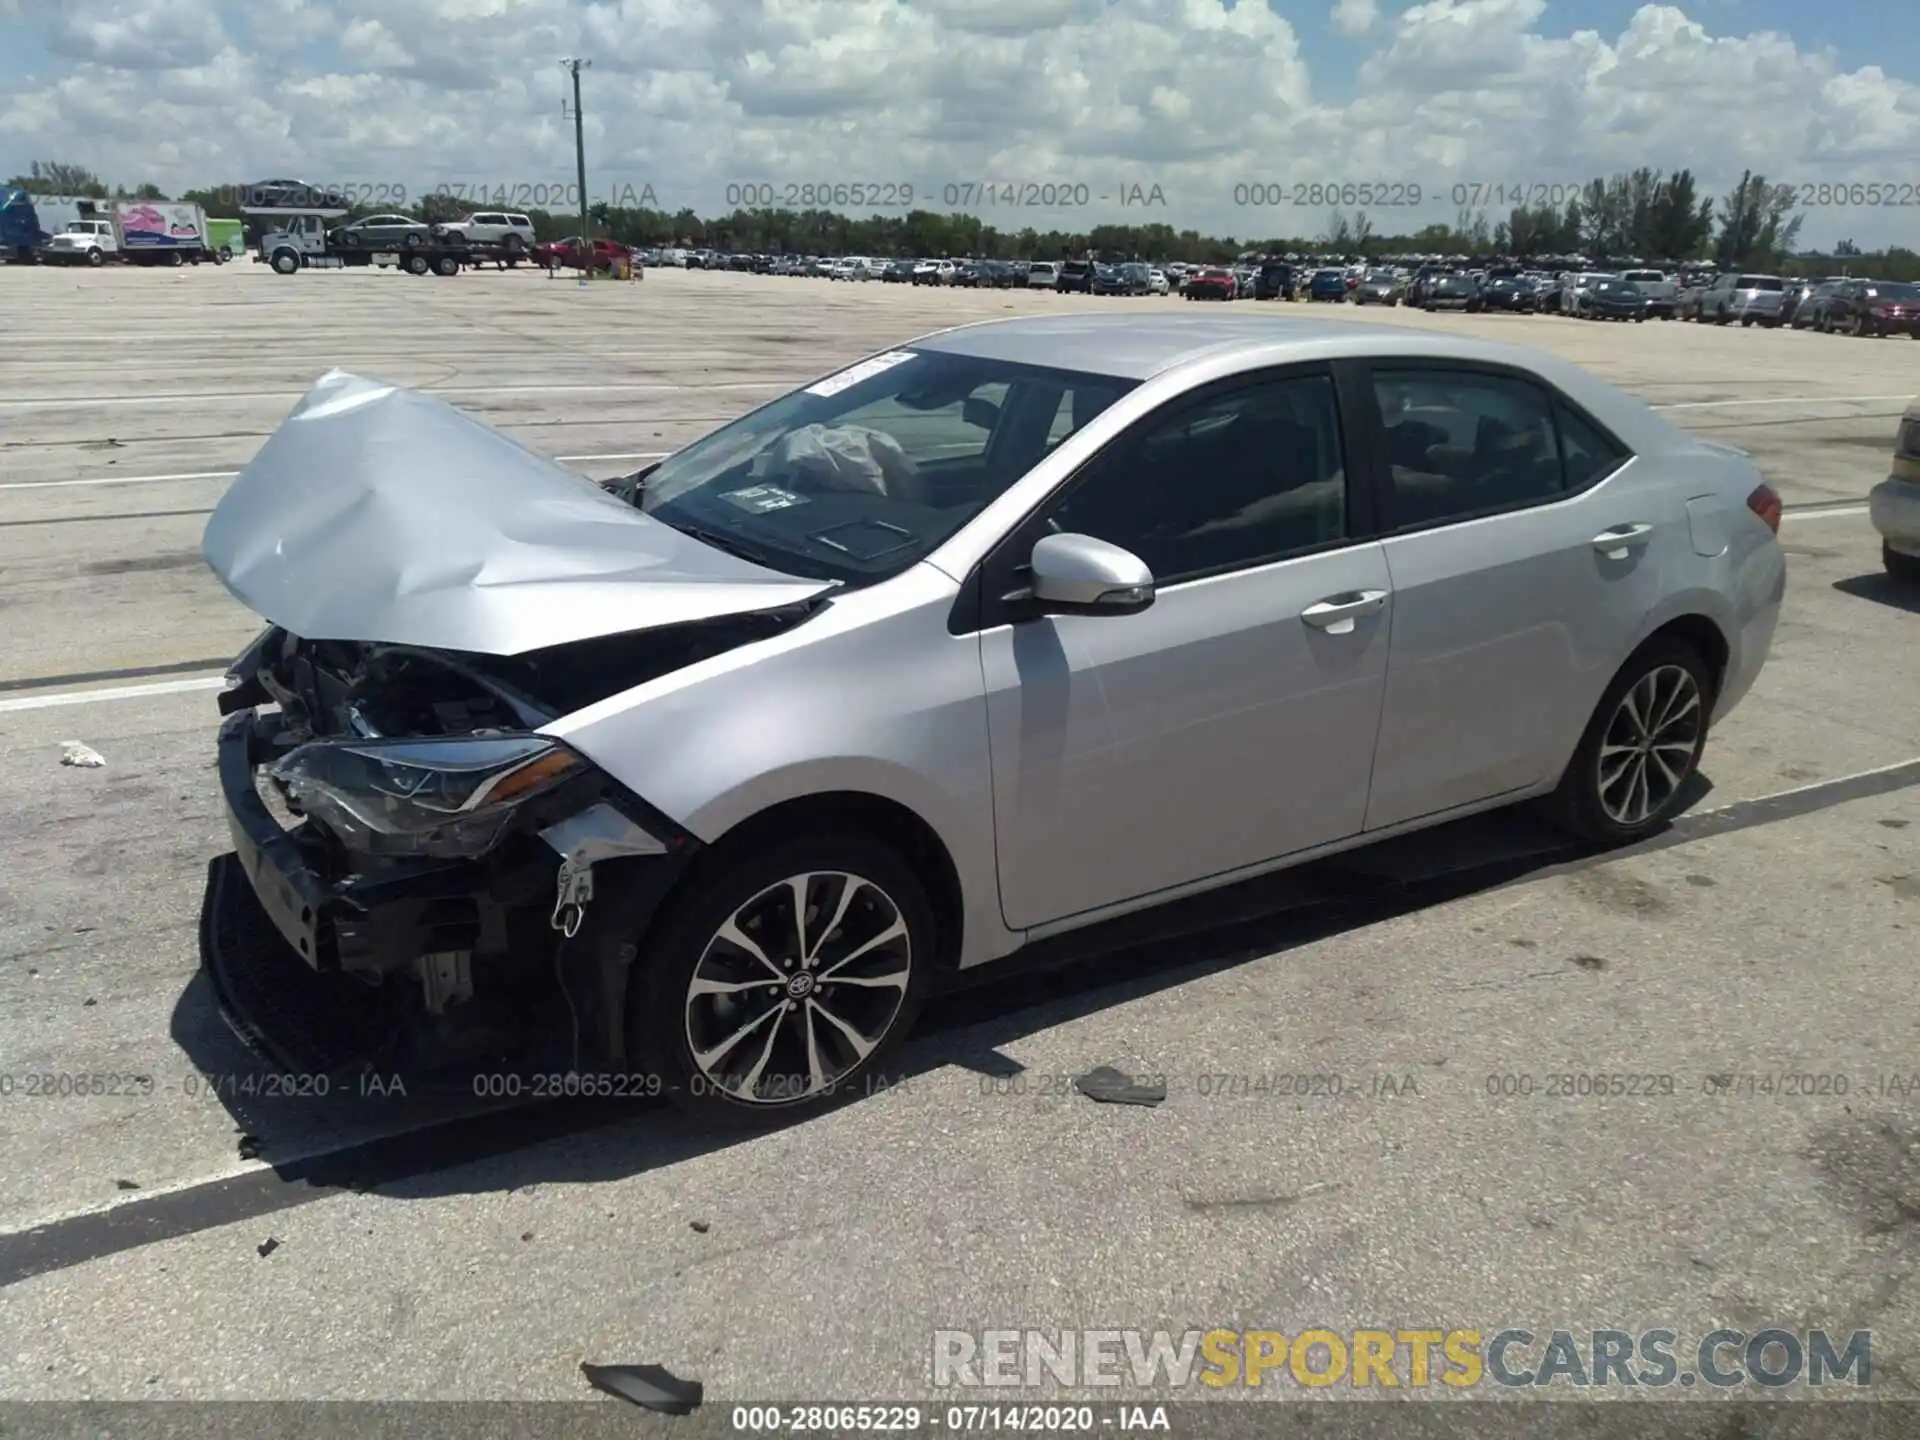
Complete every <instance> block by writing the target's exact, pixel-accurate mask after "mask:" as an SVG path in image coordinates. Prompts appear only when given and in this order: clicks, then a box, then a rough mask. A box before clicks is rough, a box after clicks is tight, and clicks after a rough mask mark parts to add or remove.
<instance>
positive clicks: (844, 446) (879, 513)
mask: <svg viewBox="0 0 1920 1440" xmlns="http://www.w3.org/2000/svg"><path fill="white" fill-rule="evenodd" d="M1136 383H1137V382H1135V381H1132V380H1122V379H1116V378H1113V377H1110V376H1103V375H1086V374H1081V373H1079V372H1076V371H1066V370H1052V369H1043V368H1040V367H1037V366H1029V365H1016V364H1012V363H1009V362H1007V361H1004V360H982V359H976V358H972V357H969V356H961V355H948V354H943V353H940V352H936V351H911V350H895V351H890V352H888V353H887V354H885V355H880V356H876V357H874V358H872V359H869V360H865V361H862V362H860V363H859V364H858V365H855V366H852V367H851V368H849V369H847V370H844V371H841V372H840V373H839V374H838V375H833V376H830V377H828V378H827V379H825V380H822V381H819V382H818V383H816V384H814V385H810V386H808V387H807V388H806V389H804V390H798V391H795V392H794V393H793V394H791V395H787V396H785V397H783V398H781V399H779V400H776V401H774V402H773V403H772V404H771V405H767V406H764V407H763V408H761V409H759V410H756V411H754V412H753V413H751V414H749V415H746V416H743V417H742V418H741V419H739V420H736V421H734V422H733V423H732V424H731V425H728V426H725V427H724V428H722V429H720V430H717V431H715V432H714V433H713V434H712V435H709V436H707V437H706V438H705V439H704V440H700V441H698V442H696V443H695V444H693V445H691V446H689V447H688V448H686V449H685V450H682V451H680V452H679V453H678V454H677V455H674V456H672V457H671V458H669V459H668V460H666V461H664V462H662V463H661V464H660V465H659V467H657V468H656V469H655V470H653V471H652V472H651V473H650V474H648V475H647V477H646V482H645V489H644V490H643V492H642V494H641V508H642V509H643V510H645V511H646V513H647V514H649V515H651V516H652V517H653V518H654V519H656V520H660V521H663V522H664V523H666V524H668V525H672V526H674V527H675V528H676V529H679V530H684V531H687V532H689V533H691V534H694V535H696V536H697V537H698V538H701V539H704V540H706V541H707V542H708V543H709V544H713V545H715V546H716V547H717V548H720V549H723V550H729V551H731V552H732V553H735V554H738V555H742V556H744V557H745V558H747V559H750V560H753V561H755V562H757V563H759V564H763V565H766V566H768V567H770V568H772V569H775V570H781V571H785V572H786V573H788V574H792V575H801V576H805V577H807V578H809V579H816V580H838V581H842V582H845V583H847V584H851V585H864V584H871V583H873V582H875V581H878V580H884V579H886V578H888V577H889V576H892V575H897V574H899V573H900V572H901V571H903V570H905V569H907V568H908V567H909V566H911V565H914V564H916V563H917V562H918V561H920V560H921V559H922V558H923V557H924V556H926V555H927V554H928V553H930V552H931V551H932V550H933V549H934V548H935V547H936V546H938V545H939V544H941V542H943V541H944V540H946V539H947V537H948V536H950V535H952V534H953V533H954V532H955V531H956V530H958V529H959V528H960V527H961V526H962V525H964V524H965V523H966V522H967V521H968V520H970V519H972V518H973V516H974V515H976V514H977V513H979V511H980V510H981V509H982V508H983V507H985V506H986V505H987V504H988V503H990V502H991V501H993V500H995V499H997V498H998V497H999V496H1000V494H1001V493H1002V492H1003V491H1005V490H1006V489H1007V487H1008V486H1010V485H1012V484H1013V482H1014V481H1016V480H1018V479H1019V478H1020V477H1021V476H1022V475H1024V474H1025V473H1026V472H1027V471H1028V470H1030V469H1032V468H1033V466H1034V465H1035V464H1036V463H1037V462H1038V461H1039V460H1040V459H1041V458H1042V457H1043V456H1045V455H1046V454H1047V452H1048V451H1050V450H1051V449H1053V447H1054V446H1056V445H1058V444H1059V443H1060V442H1061V441H1062V440H1064V439H1066V438H1067V436H1069V435H1071V434H1072V433H1073V432H1074V431H1076V430H1078V429H1080V428H1081V427H1082V426H1084V425H1085V424H1087V422H1088V421H1090V420H1092V419H1093V418H1094V416H1096V415H1098V414H1099V413H1100V412H1101V411H1102V410H1105V409H1106V408H1107V406H1109V405H1111V404H1112V403H1113V402H1114V401H1115V400H1117V399H1119V398H1120V396H1122V395H1124V394H1125V393H1126V392H1127V391H1129V390H1131V389H1133V388H1134V385H1135V384H1136Z"/></svg>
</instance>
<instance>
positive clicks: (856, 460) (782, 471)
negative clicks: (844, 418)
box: [752, 425, 919, 500]
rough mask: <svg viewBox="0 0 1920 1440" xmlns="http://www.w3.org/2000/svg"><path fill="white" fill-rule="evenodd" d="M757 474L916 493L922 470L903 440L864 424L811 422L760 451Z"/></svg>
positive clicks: (822, 485)
mask: <svg viewBox="0 0 1920 1440" xmlns="http://www.w3.org/2000/svg"><path fill="white" fill-rule="evenodd" d="M752 474H753V476H754V478H755V479H761V478H768V477H776V478H779V479H781V480H783V481H785V483H787V484H788V485H798V486H800V487H801V488H803V489H814V490H865V491H868V492H870V493H872V494H875V495H890V496H893V497H894V498H895V499H901V500H908V499H912V498H913V497H914V491H915V488H916V487H917V485H918V479H919V477H918V472H917V471H916V470H915V468H914V464H913V461H912V460H910V459H908V458H907V452H906V451H904V450H902V449H901V448H900V442H899V441H897V440H895V439H894V438H893V437H892V436H891V435H888V434H886V433H885V432H883V431H880V430H873V429H869V428H868V427H867V426H865V425H835V426H832V427H829V426H826V425H808V426H806V427H804V428H802V429H799V430H796V431H794V432H793V433H792V434H791V435H788V436H786V437H785V438H784V439H782V440H781V442H780V443H779V444H778V445H776V446H774V447H773V449H772V450H770V451H767V452H765V453H763V454H761V455H759V456H756V457H755V459H754V462H753V471H752Z"/></svg>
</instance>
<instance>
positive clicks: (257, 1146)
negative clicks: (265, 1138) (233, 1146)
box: [239, 1135, 264, 1160]
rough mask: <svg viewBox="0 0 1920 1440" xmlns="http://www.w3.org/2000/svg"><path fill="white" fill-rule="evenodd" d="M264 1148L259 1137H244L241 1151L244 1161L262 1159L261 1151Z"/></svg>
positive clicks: (242, 1137) (241, 1142) (241, 1140)
mask: <svg viewBox="0 0 1920 1440" xmlns="http://www.w3.org/2000/svg"><path fill="white" fill-rule="evenodd" d="M263 1148H264V1147H263V1146H262V1145H261V1143H260V1137H259V1136H258V1135H242V1136H241V1137H240V1146H239V1149H240V1158H241V1159H242V1160H258V1159H259V1158H260V1151H261V1150H262V1149H263Z"/></svg>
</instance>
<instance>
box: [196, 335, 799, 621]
mask: <svg viewBox="0 0 1920 1440" xmlns="http://www.w3.org/2000/svg"><path fill="white" fill-rule="evenodd" d="M202 548H203V551H204V554H205V556H206V560H207V564H208V566H209V567H210V568H211V569H212V570H213V573H214V574H215V575H217V576H219V577H220V580H221V581H222V582H223V583H224V584H225V585H226V587H227V589H228V590H229V591H230V592H232V594H233V596H234V598H235V599H237V600H239V601H240V603H241V604H243V605H245V606H246V607H247V608H248V609H250V610H252V611H254V612H255V613H256V614H258V615H260V616H262V617H263V618H265V619H267V620H269V621H271V622H272V623H274V624H275V625H278V626H280V627H282V628H283V629H285V630H288V631H290V632H292V633H293V634H295V635H298V636H301V637H303V638H306V639H310V640H345V641H372V642H384V643H387V644H393V645H416V646H423V647H428V648H433V649H443V650H456V651H464V652H467V653H469V654H478V655H503V656H504V655H520V654H524V653H526V652H528V651H532V650H541V649H546V648H549V647H551V646H555V645H566V644H571V643H574V642H576V641H582V640H592V639H598V638H600V637H602V636H609V635H619V634H624V633H628V632H633V631H640V630H650V629H656V628H659V627H662V626H669V625H681V624H686V623H688V622H691V621H698V620H707V619H716V618H719V617H722V616H727V615H742V614H749V613H752V612H755V611H761V610H771V609H776V608H779V607H783V606H789V605H794V604H797V603H799V602H801V601H804V600H807V599H810V598H812V597H814V596H817V595H821V594H824V593H825V592H826V591H828V590H830V589H832V588H834V587H833V585H832V583H831V582H827V581H818V580H807V579H802V578H799V577H796V576H792V575H785V574H782V573H780V572H779V571H775V570H769V569H766V568H765V567H763V566H759V565H755V564H753V563H751V562H750V561H746V560H741V559H738V558H736V557H734V556H732V555H727V554H724V553H722V552H721V551H718V550H715V549H713V548H712V547H710V546H708V545H705V544H703V543H701V542H700V541H698V540H695V539H693V538H692V537H691V536H687V535H683V534H681V533H680V532H679V531H677V530H675V529H673V528H672V527H671V526H669V525H666V524H663V523H661V522H660V521H657V520H654V519H652V518H650V517H648V516H646V515H644V514H642V513H641V512H640V511H639V510H638V509H637V508H635V507H634V506H632V505H629V504H627V503H626V502H625V501H623V500H620V499H618V498H617V497H615V496H612V495H609V494H608V493H607V492H606V491H605V490H603V489H602V488H601V487H600V486H599V485H598V484H596V483H595V482H594V481H592V480H589V479H587V478H586V477H585V476H582V475H579V474H577V473H575V472H574V471H571V470H568V469H567V468H566V467H565V466H562V465H560V464H559V463H558V462H556V461H553V460H549V459H547V458H545V457H544V456H540V455H536V454H534V453H533V452H532V451H530V450H528V449H526V448H525V447H524V446H522V445H520V444H519V443H518V442H516V441H514V440H511V439H509V438H508V437H507V436H505V435H502V434H501V433H500V432H499V431H497V430H494V429H493V428H492V427H490V426H488V425H486V424H483V423H482V422H481V421H479V420H476V419H474V418H473V417H471V416H469V415H465V414H462V413H461V412H460V411H458V410H456V409H454V408H453V407H452V406H450V405H447V404H446V403H444V402H443V401H440V400H437V399H435V398H433V397H432V396H428V395H424V394H420V393H418V392H416V391H411V390H406V389H402V388H400V387H398V386H394V385H387V384H382V383H380V382H378V381H374V380H369V379H365V378H363V377H361V376H357V375H352V374H348V373H347V372H345V371H341V370H333V371H329V372H328V373H327V374H326V375H324V376H322V377H321V379H320V380H319V381H318V382H317V383H316V384H315V385H314V387H313V389H312V390H311V391H309V392H308V394H307V396H306V398H305V399H303V400H302V401H301V402H300V403H299V405H298V406H296V407H295V408H294V410H293V412H292V413H291V414H290V415H289V416H288V417H287V418H286V420H284V421H283V422H282V423H281V425H280V428H279V429H278V430H276V431H275V432H274V433H273V435H272V436H271V437H270V438H269V439H268V440H267V443H266V444H265V445H264V446H263V447H261V450H260V452H259V454H257V455H256V456H255V457H254V458H253V460H252V462H251V463H249V464H248V465H247V467H246V469H244V470H242V471H241V472H240V475H239V477H238V478H237V479H236V480H235V481H234V482H233V485H232V487H231V488H230V489H229V490H228V491H227V493H226V495H225V496H224V497H222V499H221V501H220V503H219V505H218V506H216V507H215V509H214V512H213V515H212V517H211V518H210V519H209V520H208V522H207V529H206V535H205V539H204V541H203V546H202Z"/></svg>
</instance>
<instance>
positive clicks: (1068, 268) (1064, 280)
mask: <svg viewBox="0 0 1920 1440" xmlns="http://www.w3.org/2000/svg"><path fill="white" fill-rule="evenodd" d="M1094 273H1095V271H1094V264H1093V262H1092V261H1091V260H1069V261H1067V262H1066V263H1065V264H1063V265H1062V266H1061V267H1060V278H1059V279H1058V280H1056V281H1054V284H1053V288H1054V289H1056V290H1068V291H1073V292H1076V293H1078V294H1081V295H1091V294H1092V293H1093V277H1094Z"/></svg>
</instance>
